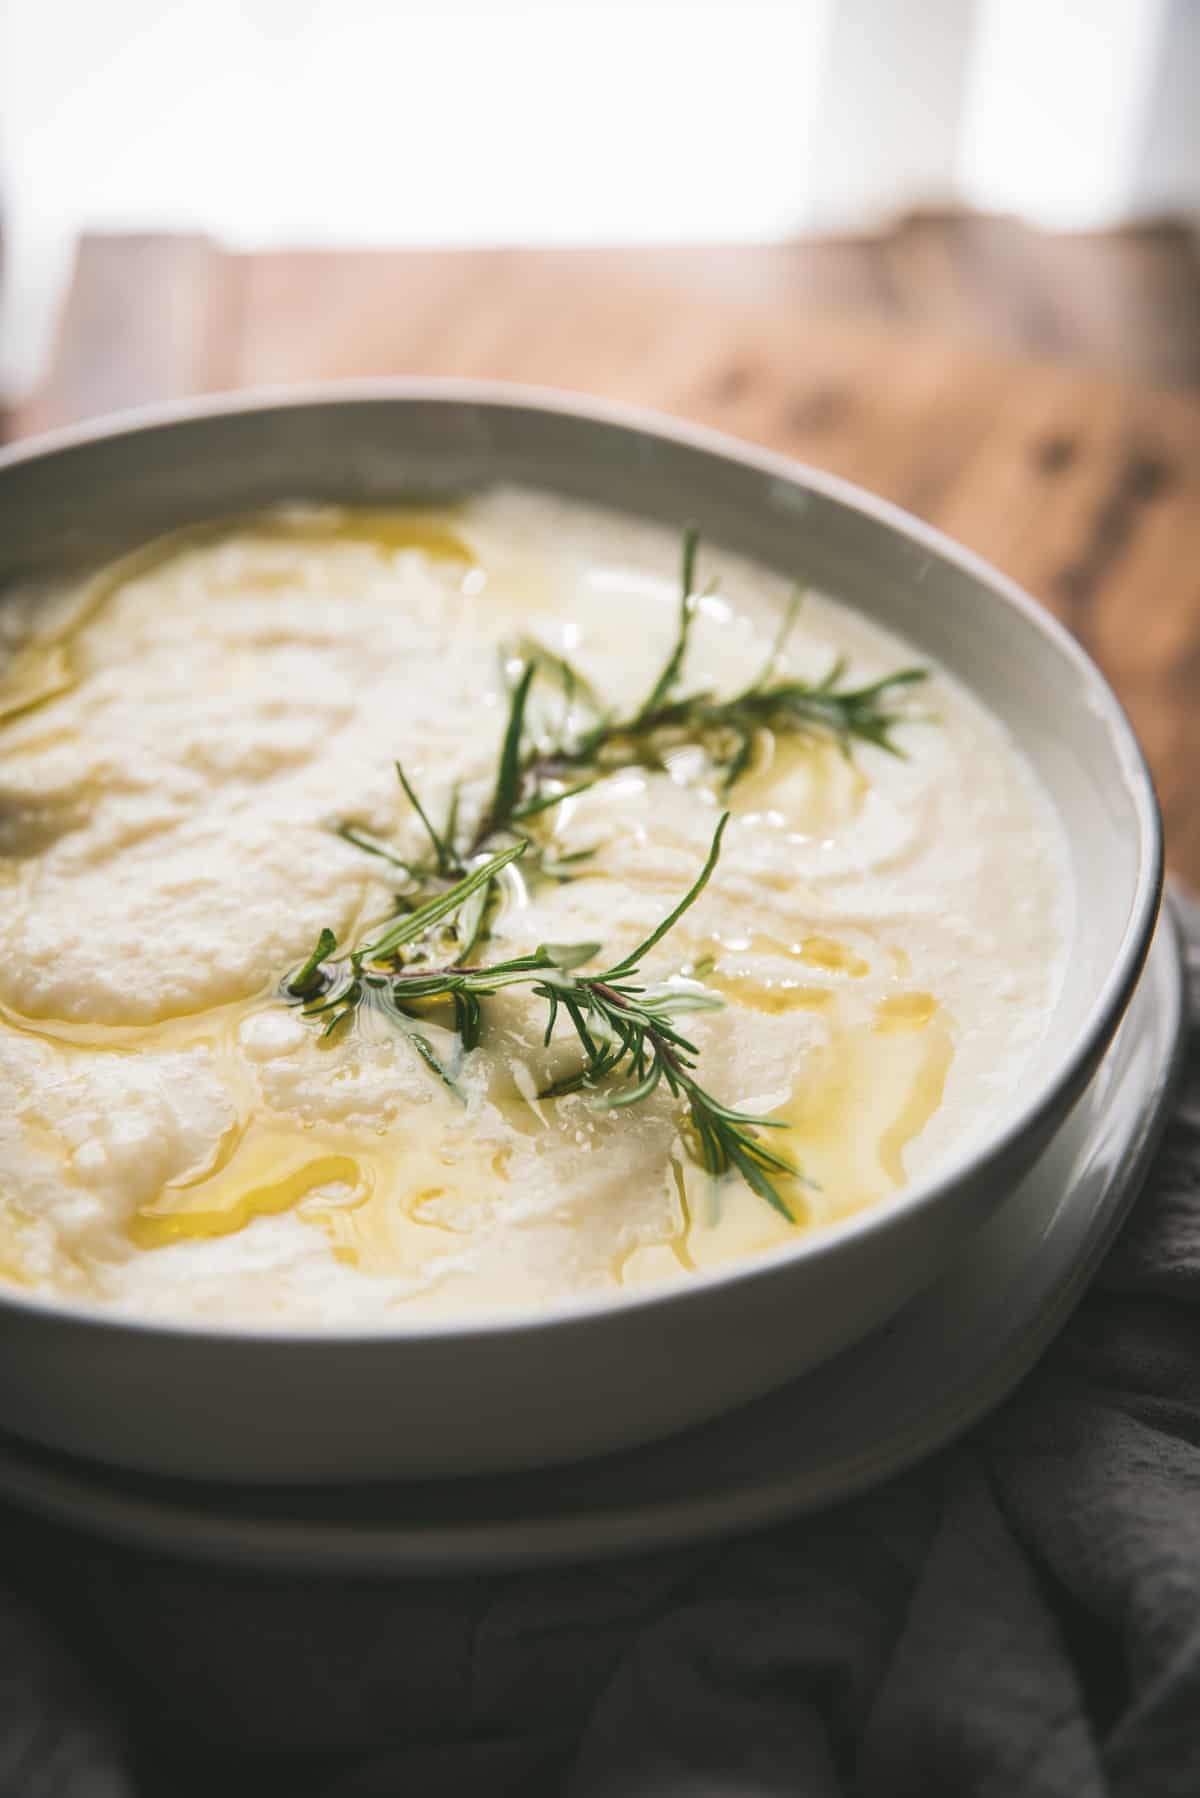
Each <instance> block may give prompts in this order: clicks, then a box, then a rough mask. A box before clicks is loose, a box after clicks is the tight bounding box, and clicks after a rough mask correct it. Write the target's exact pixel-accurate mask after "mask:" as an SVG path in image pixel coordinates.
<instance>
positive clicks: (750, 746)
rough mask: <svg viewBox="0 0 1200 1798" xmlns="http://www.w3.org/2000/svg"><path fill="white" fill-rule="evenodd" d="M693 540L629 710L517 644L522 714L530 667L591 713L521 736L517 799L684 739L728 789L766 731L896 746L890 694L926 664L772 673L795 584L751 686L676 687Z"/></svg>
mask: <svg viewBox="0 0 1200 1798" xmlns="http://www.w3.org/2000/svg"><path fill="white" fill-rule="evenodd" d="M698 545H699V538H698V536H697V533H696V531H695V530H694V528H692V527H689V528H688V530H687V532H686V533H685V535H684V545H683V564H682V569H681V575H680V600H679V620H678V624H677V628H676V633H675V638H674V641H673V643H672V646H671V649H670V652H669V653H668V655H667V659H666V661H665V663H664V664H663V667H662V669H661V671H660V673H659V675H658V677H657V679H656V680H655V682H654V685H653V686H652V688H651V690H650V693H649V695H648V697H647V699H646V700H645V701H644V703H643V704H642V705H640V706H639V707H638V708H637V709H636V710H635V711H634V712H632V713H631V714H630V715H628V716H626V717H622V716H621V715H620V714H618V713H616V712H614V711H613V710H611V709H606V708H605V707H604V706H603V705H602V704H601V702H600V701H599V699H598V698H597V697H596V695H595V693H594V691H593V689H592V688H591V687H590V686H589V684H588V682H587V680H586V679H585V678H584V676H583V675H582V674H581V673H580V672H579V670H578V669H576V668H574V667H573V666H572V664H571V663H570V662H569V661H568V660H567V659H566V657H564V656H561V655H557V654H555V653H554V652H552V651H551V650H548V649H545V648H544V647H543V646H542V645H541V644H539V643H538V642H537V641H536V640H535V639H532V638H529V637H524V638H522V639H520V642H519V645H518V646H517V647H518V649H519V655H520V657H521V665H522V674H521V679H520V682H519V689H514V691H517V690H519V691H520V694H521V715H522V717H523V716H524V713H525V709H526V705H527V701H528V699H529V694H530V688H531V686H532V681H533V676H532V675H531V674H530V669H533V670H534V671H535V673H541V674H543V675H544V676H545V677H546V678H548V679H550V680H553V681H554V682H555V683H556V684H557V685H558V687H559V688H560V690H561V691H562V693H563V695H564V698H565V700H566V707H565V711H564V717H565V718H566V719H569V718H570V717H571V715H572V712H573V711H575V710H578V709H580V708H582V709H583V710H585V711H586V713H587V714H588V715H589V721H588V722H587V724H586V726H585V728H583V729H582V730H580V731H577V732H575V733H574V734H572V733H571V732H570V731H569V730H565V729H564V731H563V732H562V733H560V738H559V740H558V741H557V742H556V743H553V744H551V745H549V746H547V745H546V744H544V743H540V742H534V743H529V744H527V746H526V749H525V753H524V755H523V756H522V757H521V759H520V761H519V764H518V768H517V775H516V779H515V783H514V777H513V773H512V768H511V758H510V767H509V778H508V784H507V788H506V791H509V792H514V793H516V794H518V795H519V796H520V797H518V799H517V800H516V802H515V803H516V805H517V806H518V807H519V806H521V805H525V806H531V805H536V804H537V803H538V798H537V796H538V795H539V794H540V793H541V792H542V790H543V786H544V783H546V782H547V781H555V782H557V783H560V784H562V783H567V782H570V781H571V780H572V777H573V776H574V775H575V774H577V773H579V772H580V771H582V770H584V769H587V770H590V772H591V779H592V780H597V779H601V778H602V777H603V776H604V775H605V774H609V773H612V772H615V771H616V770H618V769H620V768H624V767H630V766H642V767H651V768H662V767H664V766H665V765H666V762H665V757H666V756H667V754H668V753H669V752H670V751H671V750H672V749H675V748H679V747H682V746H686V745H696V746H698V747H700V748H702V749H703V750H704V752H705V754H706V756H707V758H708V761H709V763H710V764H711V766H712V767H713V768H714V769H715V770H716V771H717V772H718V774H719V776H720V783H721V788H722V791H723V792H726V793H727V792H729V790H730V789H731V788H732V787H733V786H734V785H735V784H736V783H737V781H738V780H740V779H741V777H742V776H743V775H744V774H745V773H746V772H747V770H748V769H749V767H750V766H751V764H752V762H753V759H754V752H755V746H756V744H757V742H758V739H759V737H760V735H761V733H762V732H764V731H772V732H774V733H775V734H777V735H785V736H808V737H814V738H819V737H825V738H827V739H830V740H832V741H833V742H835V743H836V744H837V745H838V746H839V747H840V748H841V749H842V751H843V752H844V753H845V754H847V755H849V754H851V753H852V751H853V748H854V745H855V743H857V742H862V743H873V744H874V745H875V746H876V747H877V748H879V749H884V750H886V751H887V752H888V753H889V754H891V755H901V754H902V753H903V752H902V751H901V750H900V748H899V747H898V746H897V744H896V742H895V741H894V739H893V735H892V733H893V731H894V729H895V727H896V725H897V724H898V723H900V722H901V721H902V719H903V717H904V716H905V714H904V713H903V712H902V711H899V710H897V709H896V701H897V700H898V699H899V698H900V697H901V695H902V694H903V693H904V692H905V691H906V690H907V689H908V688H910V687H912V686H914V685H916V684H917V683H918V682H920V681H923V680H925V679H926V678H927V670H926V669H924V668H902V669H899V670H898V671H897V672H896V673H895V674H889V675H886V676H885V677H884V678H883V679H882V680H875V681H870V682H867V683H865V684H861V685H854V684H852V683H850V682H849V681H848V679H847V672H848V665H847V662H846V659H845V658H844V657H842V656H839V657H838V658H837V660H836V661H835V662H834V664H833V666H832V667H831V668H830V670H829V672H828V673H827V674H826V675H824V677H823V678H822V679H821V680H818V681H805V680H800V679H799V678H796V677H791V678H788V677H781V676H780V675H779V672H778V671H779V664H780V661H781V660H782V657H783V653H784V650H785V649H786V647H787V640H788V637H789V636H790V634H791V632H792V629H793V627H794V625H795V622H796V618H797V616H798V614H799V611H800V607H801V604H802V602H803V598H804V592H803V589H802V588H800V587H797V588H796V589H795V590H794V592H793V594H792V596H791V599H790V601H789V603H788V607H787V610H786V612H785V614H784V617H783V619H782V621H781V624H780V628H779V631H778V634H777V635H776V638H775V641H774V643H773V644H772V646H771V650H770V653H769V655H768V656H767V659H766V662H765V664H764V666H763V668H762V671H761V672H760V673H759V675H758V676H757V677H756V679H754V680H753V681H751V683H750V684H749V686H747V687H744V688H743V689H742V690H741V691H740V692H738V693H735V694H733V695H731V696H730V697H728V698H724V699H722V698H718V697H717V696H716V695H715V694H713V693H711V692H709V691H707V690H700V689H698V690H695V691H693V692H691V693H684V694H682V695H681V694H678V693H677V692H676V689H677V688H678V686H679V684H680V681H681V680H682V678H683V672H684V666H685V662H686V658H687V651H688V646H689V642H690V637H691V629H692V623H693V620H694V618H695V615H696V608H697V596H696V595H695V593H694V587H695V568H696V556H697V552H698ZM706 591H707V589H706ZM510 723H511V716H510ZM507 742H508V739H507V738H506V744H507ZM588 784H590V782H588V781H584V782H580V783H578V784H571V785H569V786H567V790H566V791H559V792H556V793H552V794H550V795H549V801H548V802H549V803H550V804H553V803H555V800H556V798H566V797H568V795H569V794H573V793H576V792H578V791H580V790H581V788H582V787H584V786H586V785H588Z"/></svg>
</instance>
